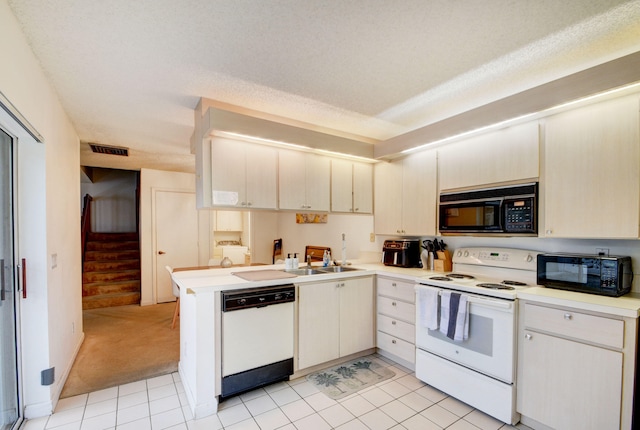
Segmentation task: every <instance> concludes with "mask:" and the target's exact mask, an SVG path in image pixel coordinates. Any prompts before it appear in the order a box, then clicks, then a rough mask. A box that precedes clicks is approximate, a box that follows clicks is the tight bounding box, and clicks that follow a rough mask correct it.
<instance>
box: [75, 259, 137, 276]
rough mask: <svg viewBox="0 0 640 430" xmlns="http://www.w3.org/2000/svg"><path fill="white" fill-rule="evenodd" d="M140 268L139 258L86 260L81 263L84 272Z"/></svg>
mask: <svg viewBox="0 0 640 430" xmlns="http://www.w3.org/2000/svg"><path fill="white" fill-rule="evenodd" d="M131 269H140V260H137V259H135V260H106V261H104V260H102V261H86V262H85V263H84V265H83V270H84V273H87V272H107V271H109V270H131Z"/></svg>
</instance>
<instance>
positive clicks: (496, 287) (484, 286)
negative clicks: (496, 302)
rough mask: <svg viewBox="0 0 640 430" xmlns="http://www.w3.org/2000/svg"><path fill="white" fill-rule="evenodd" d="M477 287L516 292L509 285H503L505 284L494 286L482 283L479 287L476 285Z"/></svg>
mask: <svg viewBox="0 0 640 430" xmlns="http://www.w3.org/2000/svg"><path fill="white" fill-rule="evenodd" d="M476 287H482V288H490V289H492V290H515V288H513V287H511V286H509V285H503V284H494V283H490V282H488V283H480V284H478V285H476Z"/></svg>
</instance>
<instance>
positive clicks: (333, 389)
mask: <svg viewBox="0 0 640 430" xmlns="http://www.w3.org/2000/svg"><path fill="white" fill-rule="evenodd" d="M393 376H395V373H394V372H393V371H392V370H390V369H389V368H387V367H385V366H382V365H380V364H378V363H377V362H376V361H375V360H372V359H371V358H369V357H362V358H357V359H355V360H351V361H347V362H346V363H342V364H338V365H336V366H333V367H329V368H327V369H324V370H321V371H319V372H315V373H311V374H309V375H307V381H309V382H310V383H312V384H314V385H315V386H316V387H318V389H319V390H320V391H322V392H323V393H324V394H326V395H327V396H328V397H330V398H332V399H334V400H338V399H341V398H343V397H345V396H348V395H349V394H352V393H355V392H356V391H360V390H362V389H363V388H367V387H370V386H372V385H374V384H377V383H378V382H380V381H384V380H385V379H389V378H392V377H393Z"/></svg>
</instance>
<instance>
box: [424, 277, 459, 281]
mask: <svg viewBox="0 0 640 430" xmlns="http://www.w3.org/2000/svg"><path fill="white" fill-rule="evenodd" d="M429 279H433V280H434V281H453V279H451V278H447V277H446V276H432V277H430V278H429Z"/></svg>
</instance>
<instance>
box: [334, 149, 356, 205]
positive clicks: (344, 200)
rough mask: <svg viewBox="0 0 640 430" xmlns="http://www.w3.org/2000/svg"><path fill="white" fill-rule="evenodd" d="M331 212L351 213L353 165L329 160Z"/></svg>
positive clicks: (347, 162)
mask: <svg viewBox="0 0 640 430" xmlns="http://www.w3.org/2000/svg"><path fill="white" fill-rule="evenodd" d="M331 211H332V212H352V211H353V163H351V162H350V161H347V160H340V159H333V160H331Z"/></svg>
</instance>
